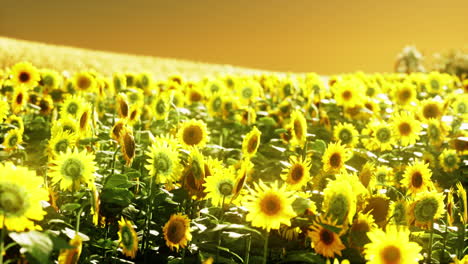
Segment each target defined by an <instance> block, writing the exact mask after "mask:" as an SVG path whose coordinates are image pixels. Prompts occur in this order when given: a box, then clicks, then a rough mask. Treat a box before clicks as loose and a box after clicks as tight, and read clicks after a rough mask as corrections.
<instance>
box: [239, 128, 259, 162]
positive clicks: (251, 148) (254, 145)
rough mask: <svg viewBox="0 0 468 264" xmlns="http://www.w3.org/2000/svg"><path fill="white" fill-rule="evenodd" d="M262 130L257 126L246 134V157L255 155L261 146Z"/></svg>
mask: <svg viewBox="0 0 468 264" xmlns="http://www.w3.org/2000/svg"><path fill="white" fill-rule="evenodd" d="M261 135H262V132H260V130H258V128H257V127H255V126H254V128H253V129H252V130H251V131H250V132H249V133H247V135H245V137H244V140H243V141H242V153H243V155H244V157H247V158H250V157H253V156H254V155H255V154H256V153H257V150H258V147H259V146H260V136H261Z"/></svg>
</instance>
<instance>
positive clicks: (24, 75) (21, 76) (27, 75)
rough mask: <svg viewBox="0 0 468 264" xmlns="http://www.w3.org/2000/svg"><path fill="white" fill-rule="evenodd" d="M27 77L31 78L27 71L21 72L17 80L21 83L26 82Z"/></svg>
mask: <svg viewBox="0 0 468 264" xmlns="http://www.w3.org/2000/svg"><path fill="white" fill-rule="evenodd" d="M29 79H31V75H30V74H29V73H28V72H21V73H20V74H19V80H20V81H21V82H22V83H25V82H28V81H29Z"/></svg>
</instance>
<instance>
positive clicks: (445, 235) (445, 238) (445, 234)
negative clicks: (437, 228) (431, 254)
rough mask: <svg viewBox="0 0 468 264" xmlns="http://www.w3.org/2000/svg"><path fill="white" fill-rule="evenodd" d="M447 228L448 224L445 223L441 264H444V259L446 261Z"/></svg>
mask: <svg viewBox="0 0 468 264" xmlns="http://www.w3.org/2000/svg"><path fill="white" fill-rule="evenodd" d="M447 226H448V223H445V231H444V243H443V246H442V253H441V254H440V258H439V262H440V263H444V259H445V247H446V245H447Z"/></svg>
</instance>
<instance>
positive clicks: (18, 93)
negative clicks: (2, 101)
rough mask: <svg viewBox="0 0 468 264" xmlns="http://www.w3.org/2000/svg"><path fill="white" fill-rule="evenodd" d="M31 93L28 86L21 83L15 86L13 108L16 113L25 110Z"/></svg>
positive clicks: (12, 98) (12, 100) (12, 99)
mask: <svg viewBox="0 0 468 264" xmlns="http://www.w3.org/2000/svg"><path fill="white" fill-rule="evenodd" d="M28 97H29V93H28V91H27V89H26V86H24V85H19V86H16V87H15V90H14V91H13V96H12V97H11V110H12V112H13V113H14V114H18V113H19V112H21V111H23V108H24V106H25V105H26V104H27V102H28Z"/></svg>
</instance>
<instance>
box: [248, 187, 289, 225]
mask: <svg viewBox="0 0 468 264" xmlns="http://www.w3.org/2000/svg"><path fill="white" fill-rule="evenodd" d="M249 192H250V193H249V195H247V196H246V198H245V202H244V206H245V207H246V208H247V209H248V213H247V216H246V220H247V222H252V226H254V227H261V228H265V229H266V230H267V231H268V232H269V231H270V229H279V227H280V224H285V225H287V226H291V218H293V217H295V216H296V213H295V212H294V210H293V208H292V203H293V201H294V197H292V196H291V193H290V192H288V191H286V185H283V186H282V187H278V182H274V183H273V184H271V185H270V186H267V185H266V184H265V183H263V181H262V180H260V183H259V184H257V183H256V182H255V183H254V189H249Z"/></svg>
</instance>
